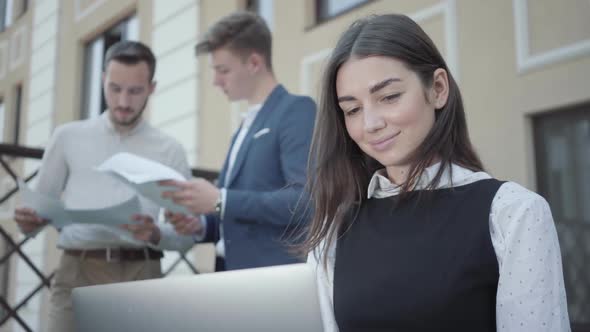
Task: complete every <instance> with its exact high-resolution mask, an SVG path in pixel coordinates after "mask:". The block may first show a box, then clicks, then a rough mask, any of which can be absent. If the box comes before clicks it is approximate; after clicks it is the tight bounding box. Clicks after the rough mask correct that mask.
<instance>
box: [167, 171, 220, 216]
mask: <svg viewBox="0 0 590 332" xmlns="http://www.w3.org/2000/svg"><path fill="white" fill-rule="evenodd" d="M160 184H161V185H163V186H172V187H174V189H176V190H174V191H172V190H168V191H165V192H163V196H164V197H166V198H170V199H172V201H173V202H174V203H176V204H180V205H182V206H185V207H187V208H188V209H189V210H190V211H191V212H192V213H194V214H207V213H211V212H215V205H216V202H217V199H218V198H219V188H217V187H216V186H215V185H213V184H212V183H211V182H209V181H207V180H205V179H203V178H196V179H192V180H190V181H184V182H180V181H162V182H160Z"/></svg>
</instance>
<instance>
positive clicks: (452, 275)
mask: <svg viewBox="0 0 590 332" xmlns="http://www.w3.org/2000/svg"><path fill="white" fill-rule="evenodd" d="M501 185H502V182H500V181H498V180H494V179H489V180H481V181H478V182H474V183H471V184H468V185H464V186H460V187H454V188H449V189H438V190H433V191H428V192H426V191H424V192H422V193H421V194H420V192H413V193H411V194H410V196H409V198H408V200H407V201H404V202H403V203H400V204H398V203H397V198H395V197H392V198H383V199H374V198H373V199H369V200H367V201H366V202H364V203H363V205H362V206H361V207H360V209H359V212H358V215H356V218H354V217H350V218H348V220H347V224H348V227H343V229H344V230H343V232H342V234H341V237H340V238H339V239H338V245H337V248H336V266H335V270H334V311H335V315H336V321H337V323H338V326H339V329H340V331H341V332H345V331H371V330H381V331H403V332H411V331H453V332H457V331H469V332H472V331H478V332H485V331H496V292H497V288H498V261H497V258H496V254H495V252H494V248H493V246H492V242H491V238H490V228H489V215H490V209H491V204H492V200H493V198H494V196H495V194H496V192H497V191H498V189H499V187H500V186H501Z"/></svg>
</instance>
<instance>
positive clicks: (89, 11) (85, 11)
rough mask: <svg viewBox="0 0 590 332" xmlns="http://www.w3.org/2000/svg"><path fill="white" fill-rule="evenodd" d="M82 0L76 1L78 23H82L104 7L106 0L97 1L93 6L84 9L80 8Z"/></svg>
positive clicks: (75, 8) (75, 10)
mask: <svg viewBox="0 0 590 332" xmlns="http://www.w3.org/2000/svg"><path fill="white" fill-rule="evenodd" d="M80 1H81V0H76V1H74V13H75V17H76V22H80V21H81V20H82V19H83V18H85V17H86V16H88V15H90V14H92V13H93V12H94V11H95V10H97V9H98V8H99V7H100V6H102V5H103V4H104V3H105V2H106V0H96V1H95V2H94V3H93V4H91V5H90V6H88V7H87V8H84V9H82V8H81V6H80Z"/></svg>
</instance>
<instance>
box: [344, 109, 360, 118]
mask: <svg viewBox="0 0 590 332" xmlns="http://www.w3.org/2000/svg"><path fill="white" fill-rule="evenodd" d="M359 109H360V108H358V107H356V108H353V109H350V110H348V111H346V112H345V114H346V115H347V116H350V115H354V114H356V113H357V112H358V111H359Z"/></svg>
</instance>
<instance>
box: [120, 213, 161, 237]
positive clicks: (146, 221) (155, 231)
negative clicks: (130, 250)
mask: <svg viewBox="0 0 590 332" xmlns="http://www.w3.org/2000/svg"><path fill="white" fill-rule="evenodd" d="M131 220H133V221H136V223H134V224H125V225H121V228H123V229H125V230H127V231H129V232H131V233H132V234H133V237H134V238H135V239H137V240H139V241H145V242H151V243H152V244H154V245H158V243H160V228H159V227H158V226H157V225H156V224H154V219H152V217H150V216H147V215H143V214H135V215H133V217H131Z"/></svg>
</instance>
